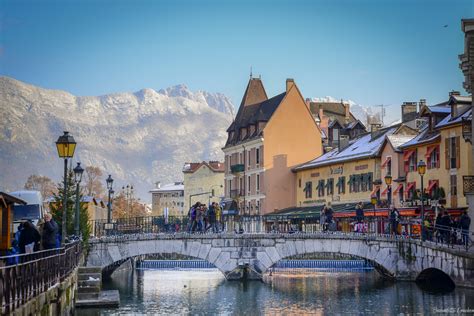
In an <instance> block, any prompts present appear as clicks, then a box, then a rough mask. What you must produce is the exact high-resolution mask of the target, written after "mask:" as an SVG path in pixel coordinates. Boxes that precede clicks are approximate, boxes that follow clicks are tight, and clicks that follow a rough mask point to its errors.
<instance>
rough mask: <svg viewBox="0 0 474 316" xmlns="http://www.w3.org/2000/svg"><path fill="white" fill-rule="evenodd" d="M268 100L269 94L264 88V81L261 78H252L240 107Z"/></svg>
mask: <svg viewBox="0 0 474 316" xmlns="http://www.w3.org/2000/svg"><path fill="white" fill-rule="evenodd" d="M267 99H268V97H267V93H266V92H265V88H264V87H263V83H262V80H261V79H260V78H250V80H249V83H248V84H247V88H246V89H245V93H244V96H243V97H242V102H240V107H243V106H247V105H252V104H257V103H260V102H263V101H265V100H267Z"/></svg>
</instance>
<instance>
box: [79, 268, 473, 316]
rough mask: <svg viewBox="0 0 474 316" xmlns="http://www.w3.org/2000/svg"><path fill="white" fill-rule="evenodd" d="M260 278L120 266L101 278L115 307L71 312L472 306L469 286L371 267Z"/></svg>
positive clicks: (389, 310)
mask: <svg viewBox="0 0 474 316" xmlns="http://www.w3.org/2000/svg"><path fill="white" fill-rule="evenodd" d="M264 280H265V283H264V282H259V281H252V282H232V281H225V279H224V277H223V276H222V274H221V273H220V272H219V271H217V270H207V271H163V270H160V271H157V270H155V271H153V270H146V271H143V270H142V271H135V272H131V271H125V272H120V273H119V274H115V275H114V277H113V279H112V280H111V281H109V282H107V283H105V284H104V288H106V289H118V290H119V291H120V296H121V307H120V308H118V309H110V310H102V311H98V310H78V311H77V315H94V314H95V315H124V314H144V313H147V314H224V315H255V314H265V315H275V314H308V313H312V314H316V315H326V314H347V313H350V314H364V315H365V314H399V313H404V314H433V312H434V311H435V310H436V309H438V310H446V309H449V308H454V309H457V308H461V309H473V310H474V290H471V289H461V288H457V289H455V290H454V291H453V292H450V293H444V294H430V293H428V292H425V291H423V290H421V289H420V288H419V287H418V286H417V285H416V284H414V283H409V282H397V283H393V282H390V281H387V280H384V279H382V278H380V277H379V275H378V274H377V273H376V272H365V273H334V272H332V273H327V272H324V273H321V272H319V273H318V272H316V273H314V272H313V273H311V274H307V273H306V272H305V271H300V272H296V273H295V272H294V271H292V272H291V273H287V274H285V273H282V272H279V273H276V274H273V276H268V275H267V276H266V277H265V279H264Z"/></svg>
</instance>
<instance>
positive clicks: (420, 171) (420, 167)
mask: <svg viewBox="0 0 474 316" xmlns="http://www.w3.org/2000/svg"><path fill="white" fill-rule="evenodd" d="M425 173H426V163H425V162H424V161H423V160H420V161H419V162H418V174H419V175H420V177H421V239H422V240H425V198H424V196H425V191H424V188H423V175H424V174H425Z"/></svg>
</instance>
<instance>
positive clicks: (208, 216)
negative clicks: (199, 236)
mask: <svg viewBox="0 0 474 316" xmlns="http://www.w3.org/2000/svg"><path fill="white" fill-rule="evenodd" d="M188 219H189V221H188V227H187V231H188V232H189V233H194V232H201V233H204V232H207V231H208V230H211V231H212V232H213V233H218V232H220V230H221V219H222V209H221V207H220V205H219V203H216V202H212V203H211V205H210V206H209V207H207V205H205V204H201V202H196V204H194V205H193V206H191V208H190V209H189V211H188Z"/></svg>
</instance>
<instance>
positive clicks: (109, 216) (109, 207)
mask: <svg viewBox="0 0 474 316" xmlns="http://www.w3.org/2000/svg"><path fill="white" fill-rule="evenodd" d="M105 181H106V182H107V189H108V190H109V203H107V223H108V224H110V221H111V219H112V204H111V203H112V202H111V200H110V196H111V195H112V192H113V191H112V185H113V183H114V179H112V176H111V175H110V174H109V177H108V178H107V180H105Z"/></svg>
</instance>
